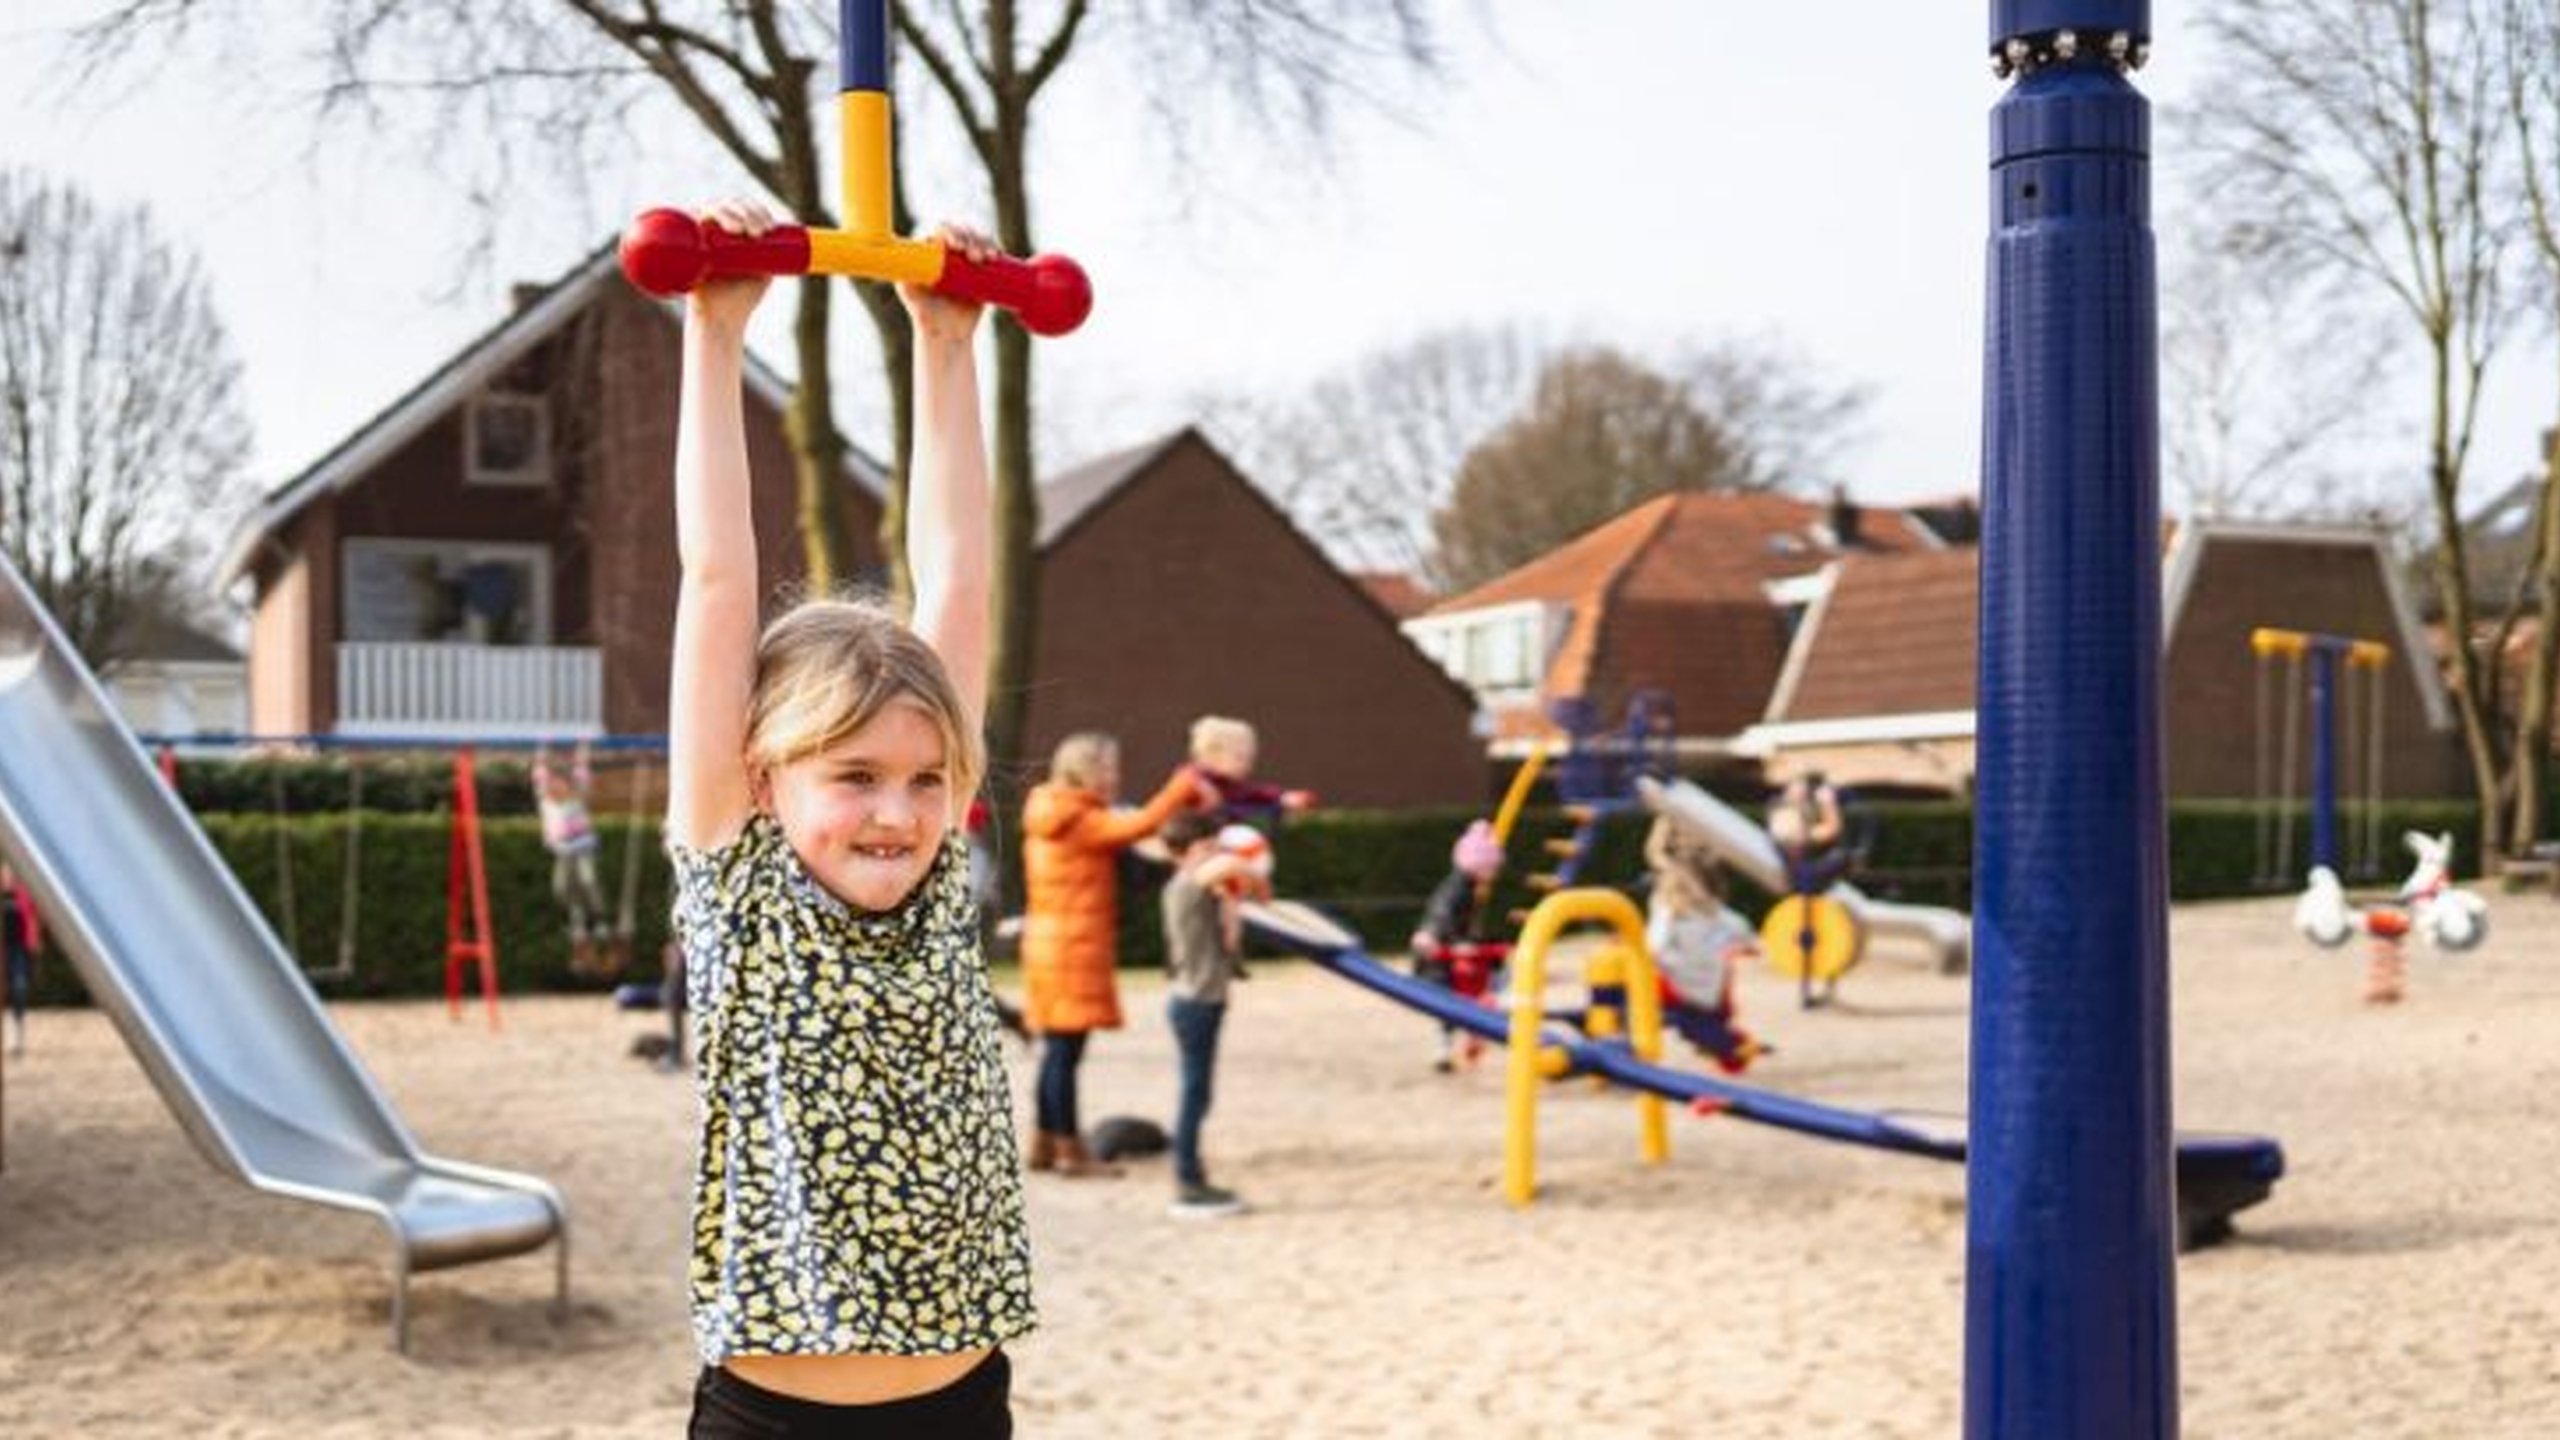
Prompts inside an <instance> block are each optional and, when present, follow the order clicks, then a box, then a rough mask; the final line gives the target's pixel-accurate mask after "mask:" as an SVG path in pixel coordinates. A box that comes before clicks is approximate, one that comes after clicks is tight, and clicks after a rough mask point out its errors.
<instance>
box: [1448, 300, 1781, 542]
mask: <svg viewBox="0 0 2560 1440" xmlns="http://www.w3.org/2000/svg"><path fill="white" fill-rule="evenodd" d="M1744 453H1745V452H1744V449H1743V447H1742V445H1741V444H1740V443H1738V442H1737V441H1736V439H1735V438H1734V436H1733V435H1732V434H1731V433H1730V432H1728V431H1727V430H1726V428H1725V427H1724V426H1723V424H1721V423H1720V422H1719V421H1718V419H1717V418H1716V417H1715V416H1712V415H1709V414H1708V413H1707V412H1706V411H1705V410H1703V409H1702V408H1700V407H1699V405H1698V403H1697V401H1696V400H1695V399H1694V398H1693V397H1692V396H1691V394H1690V393H1689V391H1688V390H1687V389H1686V388H1685V387H1683V386H1682V385H1681V384H1680V383H1679V382H1678V381H1676V380H1673V379H1672V378H1670V377H1669V376H1666V375H1664V374H1662V373H1660V372H1659V371H1656V370H1653V369H1651V368H1649V367H1647V366H1645V365H1644V364H1643V363H1642V362H1640V361H1637V360H1635V359H1632V358H1630V357H1629V356H1627V355H1625V354H1622V353H1620V352H1618V351H1615V350H1609V349H1585V350H1576V351H1569V352H1567V353H1565V354H1562V355H1559V356H1557V357H1556V358H1555V359H1554V360H1553V361H1552V362H1550V363H1549V364H1548V366H1547V367H1546V369H1545V371H1544V373H1542V374H1541V375H1540V376H1539V378H1538V386H1537V391H1536V393H1535V394H1534V395H1533V396H1532V397H1531V399H1530V402H1529V406H1528V408H1527V409H1526V410H1525V411H1523V412H1522V413H1521V414H1520V415H1519V416H1518V417H1517V418H1515V419H1513V420H1511V421H1509V422H1508V423H1506V424H1504V425H1503V426H1502V427H1501V428H1499V429H1497V430H1495V431H1494V432H1493V433H1492V434H1491V435H1489V436H1487V437H1486V438H1485V439H1484V440H1483V441H1482V442H1481V443H1480V444H1478V445H1477V446H1476V447H1475V448H1474V449H1472V450H1470V451H1469V452H1468V453H1467V456H1466V458H1465V459H1464V460H1463V461H1461V462H1460V464H1459V467H1458V474H1457V480H1456V484H1455V485H1454V486H1453V487H1452V488H1451V491H1450V495H1449V501H1448V503H1447V504H1446V505H1444V506H1442V507H1441V509H1440V511H1439V512H1438V513H1437V514H1436V515H1434V516H1433V517H1432V533H1433V539H1434V541H1435V545H1434V548H1433V551H1432V579H1433V580H1434V581H1435V582H1436V583H1437V584H1439V585H1440V586H1442V587H1443V588H1445V589H1448V590H1462V589H1466V588H1468V587H1470V586H1473V585H1476V584H1480V583H1482V582H1483V581H1486V580H1489V579H1491V578H1493V577H1494V576H1496V575H1499V574H1501V573H1503V572H1504V571H1506V570H1510V569H1512V568H1514V567H1515V566H1518V565H1521V564H1524V563H1526V562H1527V561H1529V560H1531V559H1533V558H1535V557H1536V556H1538V555H1540V554H1543V553H1544V552H1546V551H1548V550H1550V549H1553V548H1554V547H1555V546H1557V545H1559V544H1562V543H1563V542H1564V541H1566V540H1568V539H1570V538H1572V537H1573V536H1575V535H1579V534H1581V533H1582V532H1584V531H1586V530H1589V529H1590V528H1592V527H1593V526H1595V525H1598V524H1600V523H1601V522H1602V521H1604V520H1607V519H1608V518H1610V517H1611V516H1613V515H1616V514H1618V513H1620V512H1621V511H1624V510H1626V509H1628V508H1629V507H1631V506H1634V505H1636V504H1637V503H1639V502H1641V501H1644V500H1648V499H1651V498H1652V497H1654V496H1656V495H1660V494H1664V493H1667V492H1671V491H1681V490H1712V489H1719V488H1723V489H1738V488H1741V485H1740V481H1741V480H1742V479H1743V477H1744V475H1745V473H1746V472H1745V471H1744V469H1743V463H1744Z"/></svg>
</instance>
